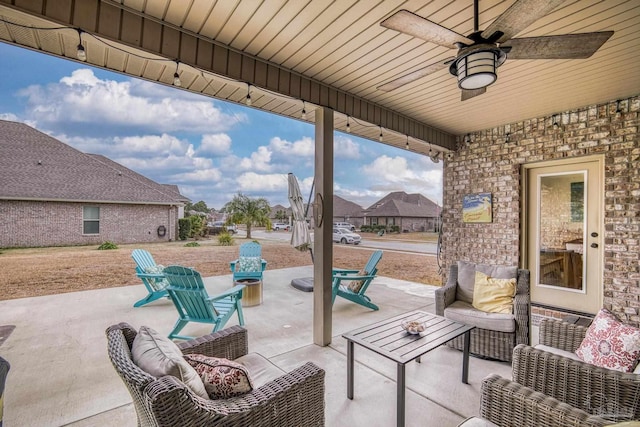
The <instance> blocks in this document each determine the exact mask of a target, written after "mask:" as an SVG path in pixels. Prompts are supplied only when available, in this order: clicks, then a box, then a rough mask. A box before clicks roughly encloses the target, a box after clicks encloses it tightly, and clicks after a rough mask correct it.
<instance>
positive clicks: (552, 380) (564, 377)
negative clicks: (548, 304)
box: [513, 319, 640, 421]
mask: <svg viewBox="0 0 640 427" xmlns="http://www.w3.org/2000/svg"><path fill="white" fill-rule="evenodd" d="M586 331H587V327H585V326H578V325H574V324H569V323H566V322H562V321H559V320H551V319H543V320H542V322H541V323H540V344H541V345H546V346H550V347H554V348H556V349H560V350H564V351H568V352H572V353H573V352H575V351H576V349H577V348H578V347H579V346H580V343H581V342H582V340H583V339H584V336H585V333H586ZM513 380H514V381H516V382H518V383H520V384H522V385H524V386H527V387H530V388H532V389H533V390H535V391H538V392H541V393H544V394H546V395H547V396H551V397H554V398H556V399H558V400H561V401H563V402H565V403H567V404H569V405H571V406H574V407H576V408H579V409H581V410H583V411H585V412H588V413H590V414H596V415H600V416H601V417H603V418H606V419H608V420H614V421H625V420H639V419H640V375H638V374H633V373H624V372H619V371H614V370H611V369H606V368H599V367H597V366H594V365H591V364H589V363H585V362H582V361H580V360H574V359H572V358H569V357H564V356H561V355H558V354H553V353H551V352H548V351H545V350H543V349H539V348H533V347H530V346H528V345H519V346H517V347H516V348H515V349H514V351H513Z"/></svg>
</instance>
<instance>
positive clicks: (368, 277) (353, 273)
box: [331, 251, 382, 310]
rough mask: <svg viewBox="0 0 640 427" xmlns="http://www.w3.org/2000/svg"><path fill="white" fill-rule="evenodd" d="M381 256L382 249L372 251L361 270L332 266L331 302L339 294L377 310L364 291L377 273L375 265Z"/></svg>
mask: <svg viewBox="0 0 640 427" xmlns="http://www.w3.org/2000/svg"><path fill="white" fill-rule="evenodd" d="M381 258H382V251H374V252H373V253H372V254H371V256H370V257H369V261H367V264H366V265H365V266H364V268H363V269H362V270H347V269H341V268H334V269H333V271H332V277H333V284H332V286H333V292H332V299H331V303H332V304H333V303H334V302H335V300H336V296H341V297H342V298H345V299H348V300H349V301H352V302H355V303H356V304H360V305H363V306H365V307H368V308H370V309H372V310H378V306H377V305H375V304H374V303H372V302H371V298H369V297H368V296H366V295H365V292H367V288H368V287H369V284H370V283H371V281H372V280H373V279H374V278H375V277H376V275H377V274H378V268H377V265H378V262H379V261H380V259H381ZM343 282H344V283H343Z"/></svg>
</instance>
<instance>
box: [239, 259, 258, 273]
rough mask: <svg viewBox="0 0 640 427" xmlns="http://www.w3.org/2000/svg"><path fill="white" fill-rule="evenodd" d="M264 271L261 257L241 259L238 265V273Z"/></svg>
mask: <svg viewBox="0 0 640 427" xmlns="http://www.w3.org/2000/svg"><path fill="white" fill-rule="evenodd" d="M261 270H262V258H260V257H259V256H245V257H240V258H239V259H238V262H237V264H236V271H243V272H247V273H248V272H253V271H261Z"/></svg>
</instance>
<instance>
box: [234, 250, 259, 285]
mask: <svg viewBox="0 0 640 427" xmlns="http://www.w3.org/2000/svg"><path fill="white" fill-rule="evenodd" d="M230 267H231V272H232V273H233V282H234V283H235V282H236V281H237V280H241V279H258V280H260V281H262V273H263V272H264V270H266V269H267V261H266V260H264V259H262V245H261V244H260V243H257V242H247V243H243V244H241V245H240V253H239V256H238V259H236V260H234V261H231V263H230Z"/></svg>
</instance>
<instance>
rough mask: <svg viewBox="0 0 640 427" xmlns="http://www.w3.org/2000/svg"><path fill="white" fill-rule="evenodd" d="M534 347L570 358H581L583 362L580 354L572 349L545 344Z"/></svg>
mask: <svg viewBox="0 0 640 427" xmlns="http://www.w3.org/2000/svg"><path fill="white" fill-rule="evenodd" d="M534 348H536V349H538V350H542V351H546V352H547V353H552V354H557V355H558V356H564V357H568V358H569V359H573V360H579V361H580V362H582V360H580V358H579V357H578V355H577V354H575V353H573V352H571V351H567V350H561V349H559V348H555V347H551V346H548V345H544V344H537V345H536V346H535V347H534Z"/></svg>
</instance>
